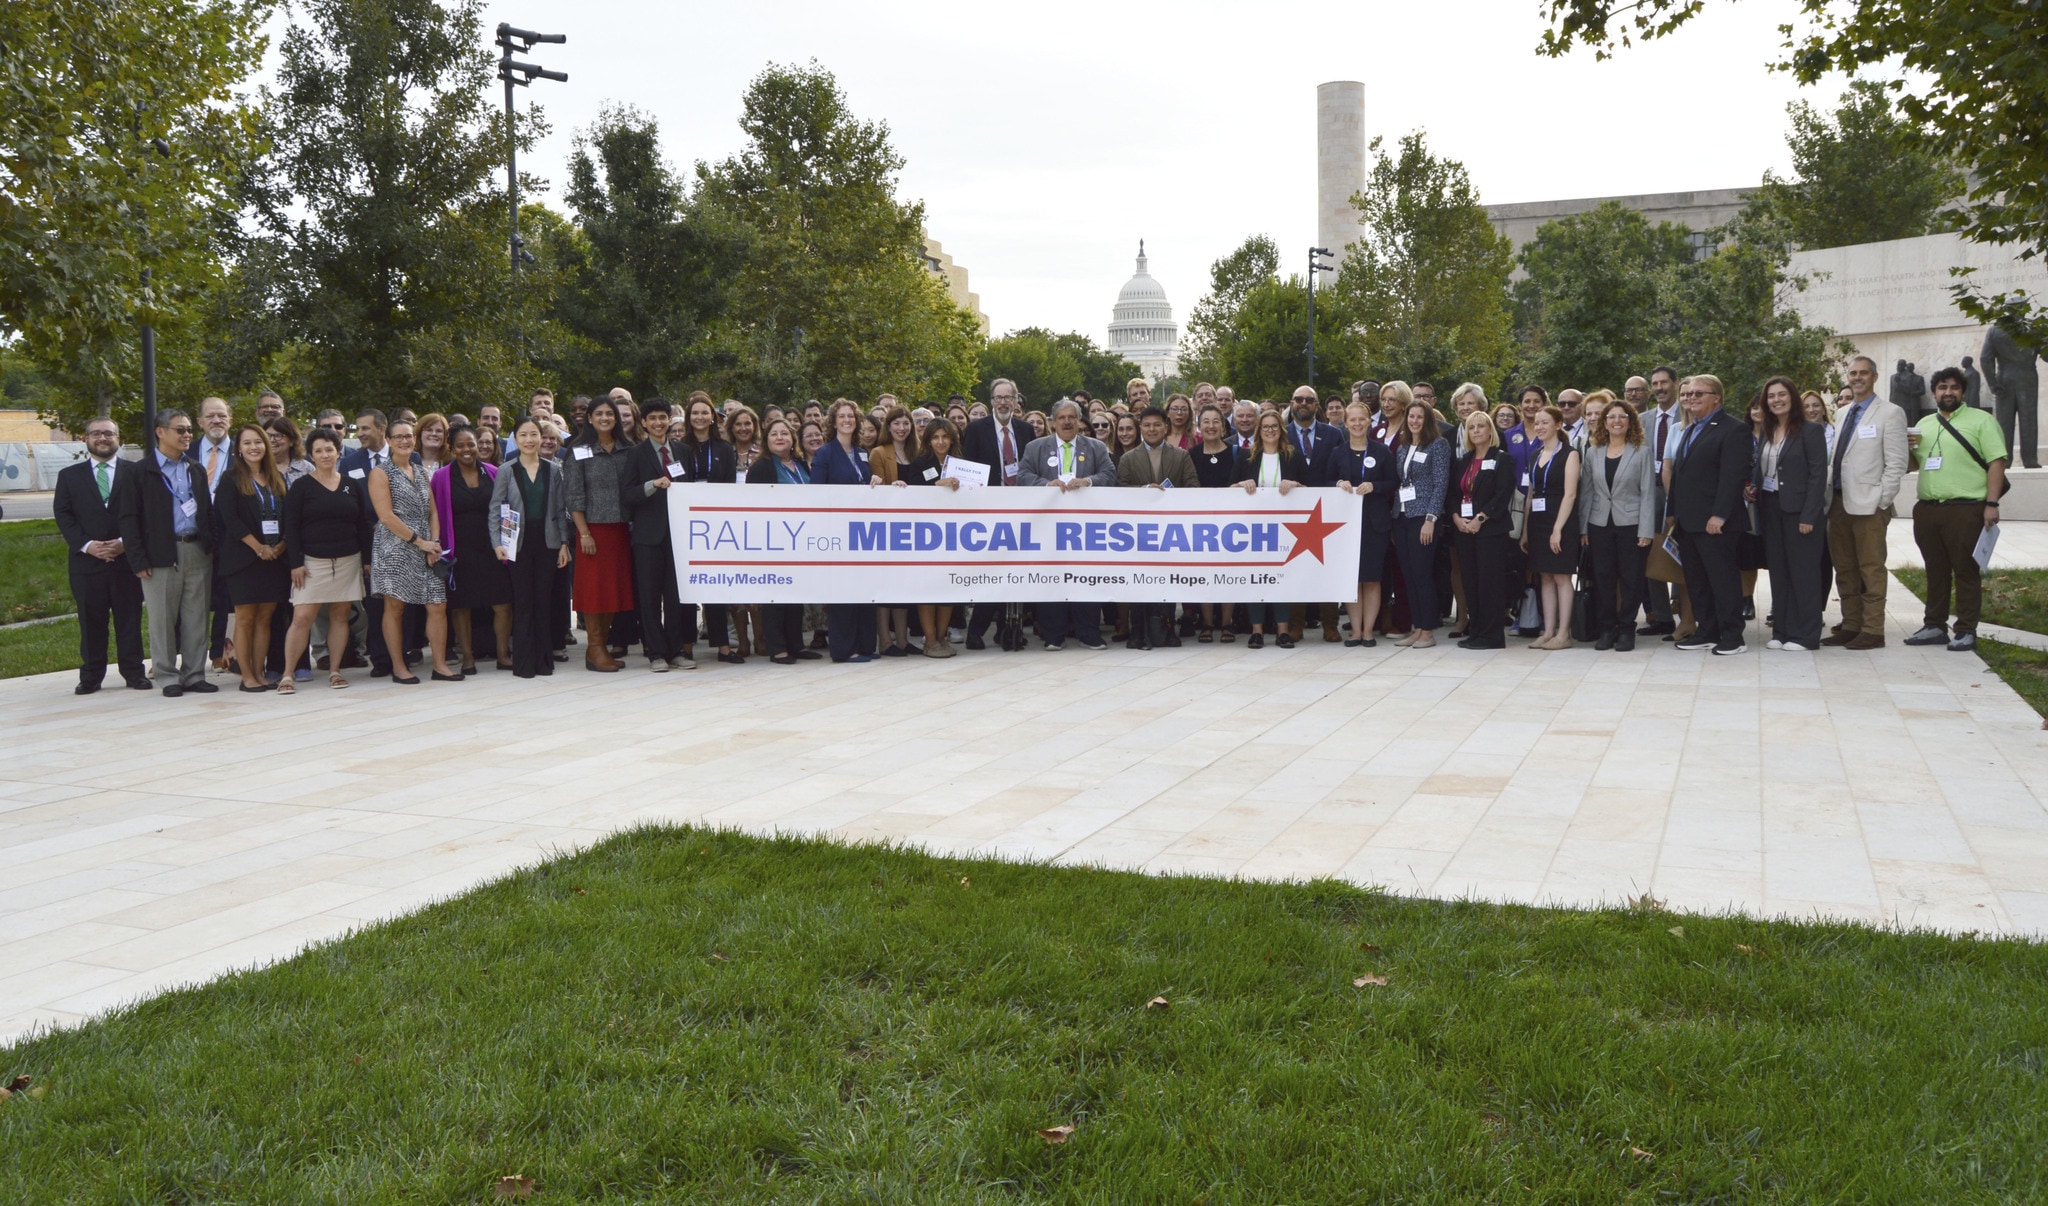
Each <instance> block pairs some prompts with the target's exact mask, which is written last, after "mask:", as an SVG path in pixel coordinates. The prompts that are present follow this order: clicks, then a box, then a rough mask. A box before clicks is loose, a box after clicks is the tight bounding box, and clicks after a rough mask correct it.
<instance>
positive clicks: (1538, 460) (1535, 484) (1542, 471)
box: [1529, 441, 1564, 498]
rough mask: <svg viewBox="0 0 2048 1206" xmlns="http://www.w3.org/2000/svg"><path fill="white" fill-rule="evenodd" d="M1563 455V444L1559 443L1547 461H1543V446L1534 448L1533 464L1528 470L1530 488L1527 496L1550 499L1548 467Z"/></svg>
mask: <svg viewBox="0 0 2048 1206" xmlns="http://www.w3.org/2000/svg"><path fill="white" fill-rule="evenodd" d="M1563 455H1564V444H1563V442H1561V441H1560V442H1559V444H1558V446H1557V451H1556V452H1553V453H1551V454H1550V459H1549V460H1547V461H1546V460H1544V459H1543V446H1542V445H1541V444H1538V445H1537V446H1536V456H1535V458H1534V464H1533V465H1532V466H1531V468H1530V469H1529V481H1530V483H1531V486H1532V488H1531V489H1530V491H1529V496H1530V497H1531V498H1534V497H1536V496H1537V495H1539V494H1540V495H1542V496H1543V497H1545V498H1548V497H1550V493H1549V491H1550V467H1551V466H1552V465H1555V464H1557V458H1558V457H1561V456H1563Z"/></svg>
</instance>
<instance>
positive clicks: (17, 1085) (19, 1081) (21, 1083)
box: [7, 1076, 35, 1093]
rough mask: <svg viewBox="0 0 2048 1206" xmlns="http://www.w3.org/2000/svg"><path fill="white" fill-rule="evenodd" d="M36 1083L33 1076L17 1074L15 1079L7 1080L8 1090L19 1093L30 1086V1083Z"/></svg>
mask: <svg viewBox="0 0 2048 1206" xmlns="http://www.w3.org/2000/svg"><path fill="white" fill-rule="evenodd" d="M34 1083H35V1080H34V1078H33V1077H28V1076H17V1077H15V1078H14V1079H13V1080H10V1081H8V1082H7V1091H8V1092H9V1093H19V1092H21V1091H22V1090H23V1089H26V1088H28V1087H29V1086H30V1085H32V1084H34Z"/></svg>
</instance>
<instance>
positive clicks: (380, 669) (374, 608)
mask: <svg viewBox="0 0 2048 1206" xmlns="http://www.w3.org/2000/svg"><path fill="white" fill-rule="evenodd" d="M362 609H363V657H364V659H365V660H366V661H368V662H369V663H370V673H371V674H373V675H385V674H389V673H391V650H389V649H387V648H385V646H384V596H383V595H364V596H363V602H362ZM421 610H423V611H424V610H425V609H424V608H422V609H421ZM327 647H328V649H329V650H330V651H331V650H332V649H333V648H334V640H333V638H332V637H330V638H328V641H327ZM329 665H333V663H331V662H330V663H329ZM338 668H339V667H337V669H338Z"/></svg>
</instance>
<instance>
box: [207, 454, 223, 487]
mask: <svg viewBox="0 0 2048 1206" xmlns="http://www.w3.org/2000/svg"><path fill="white" fill-rule="evenodd" d="M219 480H220V445H219V444H215V445H214V446H213V447H211V448H209V449H207V450H206V486H207V489H209V490H210V489H212V488H213V484H214V483H215V482H217V481H219Z"/></svg>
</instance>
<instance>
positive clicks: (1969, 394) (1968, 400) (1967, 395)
mask: <svg viewBox="0 0 2048 1206" xmlns="http://www.w3.org/2000/svg"><path fill="white" fill-rule="evenodd" d="M1983 398H1984V374H1982V373H1980V372H1978V371H1977V366H1976V365H1975V364H1974V363H1972V362H1971V360H1970V358H1969V357H1968V356H1965V357H1963V405H1964V406H1968V407H1972V408H1974V409H1976V410H1983V409H1985V406H1984V401H1983Z"/></svg>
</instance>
